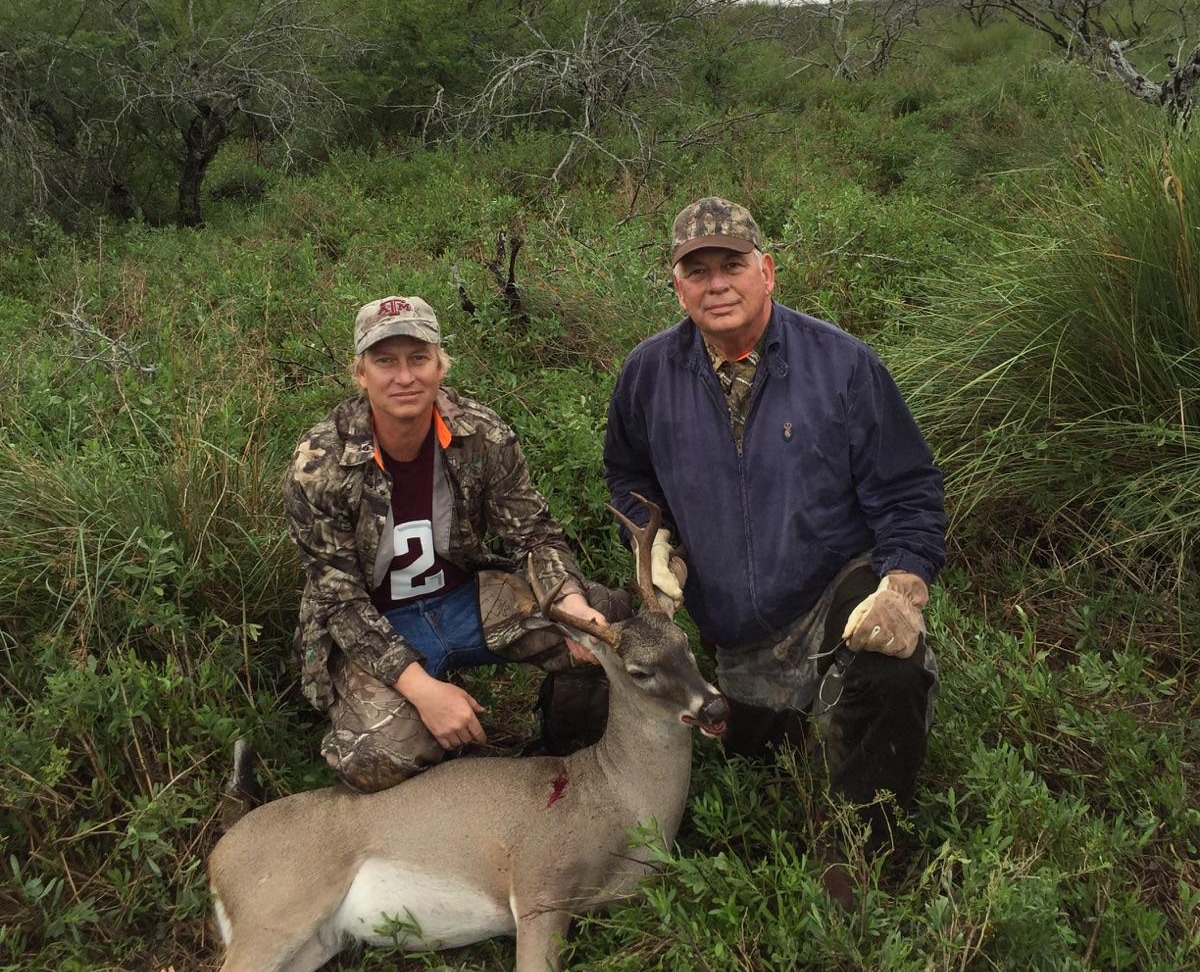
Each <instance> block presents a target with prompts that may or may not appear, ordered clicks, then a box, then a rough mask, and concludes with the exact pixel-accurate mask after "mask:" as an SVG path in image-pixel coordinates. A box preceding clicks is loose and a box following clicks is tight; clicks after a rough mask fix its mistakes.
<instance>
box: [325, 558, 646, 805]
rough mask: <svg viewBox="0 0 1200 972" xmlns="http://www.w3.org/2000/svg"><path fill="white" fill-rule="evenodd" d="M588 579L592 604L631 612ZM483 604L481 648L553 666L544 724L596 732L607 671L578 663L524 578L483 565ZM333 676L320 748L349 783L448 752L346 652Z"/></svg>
mask: <svg viewBox="0 0 1200 972" xmlns="http://www.w3.org/2000/svg"><path fill="white" fill-rule="evenodd" d="M585 586H586V595H587V598H588V601H589V603H591V604H592V606H593V607H595V608H596V609H597V610H599V611H601V612H602V613H603V614H604V615H605V616H606V617H608V618H609V620H612V621H616V620H620V619H621V618H624V617H628V616H629V614H630V603H629V599H628V596H627V595H625V594H624V593H623V592H621V591H610V590H608V589H607V588H605V587H602V586H601V585H598V584H590V583H588V584H586V585H585ZM477 603H478V607H479V631H480V633H481V635H482V639H483V645H481V646H480V647H486V648H487V649H488V650H489V651H491V652H494V653H495V654H496V655H498V656H500V657H501V658H503V659H505V660H507V661H520V662H525V663H527V664H532V665H536V666H537V667H539V668H541V669H543V670H544V671H546V672H547V682H548V683H549V684H548V685H547V686H545V687H544V688H543V691H542V694H541V701H542V704H543V713H542V716H543V725H544V726H547V727H550V726H554V727H557V729H556V732H557V734H558V736H559V738H560V739H570V740H572V741H573V743H572V744H573V745H577V744H584V745H586V744H587V743H589V742H594V741H595V740H596V739H598V738H599V736H600V733H602V732H603V730H604V719H605V718H606V716H607V705H606V701H607V695H608V684H607V682H606V681H605V680H604V677H603V670H602V669H600V668H599V667H597V666H591V665H582V666H578V667H573V666H574V662H573V660H572V658H571V655H570V652H569V651H568V649H567V646H566V643H565V642H564V640H563V633H562V629H560V628H559V627H558V626H557V625H556V624H554V623H553V622H550V621H548V620H547V619H546V618H545V617H543V616H542V615H541V614H540V613H537V611H536V605H535V603H534V601H533V595H532V592H531V591H530V590H529V587H528V584H526V583H525V581H524V579H523V578H522V577H520V576H519V575H516V574H505V573H501V572H498V571H484V572H481V573H480V575H479V577H478V598H477ZM330 677H331V679H332V682H333V689H334V695H335V700H334V703H333V705H331V706H330V707H329V710H328V714H329V719H330V722H331V723H332V726H331V728H330V730H329V732H328V733H326V735H325V738H324V739H323V740H322V743H321V754H322V755H323V756H324V757H325V760H326V762H327V763H329V765H330V767H331V768H332V769H333V771H334V772H335V773H336V774H337V775H338V777H339V778H340V779H341V780H342V781H343V782H344V783H346V784H347V785H348V786H350V787H352V788H353V789H356V790H361V791H364V792H373V791H375V790H383V789H387V788H388V787H390V786H395V785H396V784H397V783H400V782H401V781H403V780H406V779H408V778H409V777H411V776H415V775H416V774H417V773H420V772H422V771H423V770H426V769H428V768H429V767H430V766H434V765H436V764H437V763H440V762H441V761H442V759H443V758H445V755H446V752H445V750H443V749H442V747H441V746H440V745H439V744H438V742H437V740H436V739H434V738H433V736H432V734H431V733H430V732H429V730H428V729H426V728H425V724H424V723H423V722H422V721H421V717H420V715H419V714H418V712H417V710H416V707H415V706H413V704H412V703H411V702H409V701H408V699H406V698H405V697H404V696H403V695H401V694H400V693H399V692H397V691H396V690H395V689H394V688H393V687H392V686H390V685H385V684H384V683H383V682H380V681H379V680H378V679H376V678H375V677H374V676H372V675H370V674H369V673H368V672H366V671H364V670H363V669H362V668H361V667H359V666H358V665H356V664H354V663H353V662H352V661H350V660H349V659H348V658H346V657H345V656H344V655H342V654H341V653H338V654H337V655H336V656H335V657H334V658H333V659H331V662H330ZM556 682H557V683H559V684H558V688H557V689H555V688H554V686H555V684H556ZM550 748H551V749H554V748H556V746H555V745H554V744H552V745H551V746H550Z"/></svg>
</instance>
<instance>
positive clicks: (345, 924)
mask: <svg viewBox="0 0 1200 972" xmlns="http://www.w3.org/2000/svg"><path fill="white" fill-rule="evenodd" d="M331 925H332V926H333V928H335V929H337V930H339V931H341V932H344V933H345V934H347V935H350V936H352V937H354V938H357V939H360V940H362V941H366V942H371V943H372V944H375V945H390V944H393V943H396V944H399V945H400V946H402V947H406V948H413V949H425V948H432V949H441V948H457V947H458V946H460V945H469V944H471V943H472V942H479V941H483V939H485V938H492V937H494V936H496V935H513V934H515V933H516V923H515V922H514V921H513V916H512V911H511V910H510V909H509V908H508V907H507V903H506V902H501V901H497V900H496V899H495V898H494V897H492V896H491V895H489V894H488V893H487V892H486V891H484V889H482V888H480V887H479V886H478V885H477V884H472V883H470V882H469V881H465V880H456V879H454V878H452V877H447V876H446V875H444V874H428V873H424V872H421V871H416V870H413V869H412V868H409V867H406V866H405V865H404V864H403V863H401V862H399V861H383V860H379V859H378V858H372V859H370V860H367V861H364V862H363V864H362V866H361V867H360V868H359V869H358V874H357V875H356V876H355V878H354V881H353V883H352V884H351V885H350V890H349V891H348V892H347V893H346V897H345V899H344V900H343V901H342V904H341V906H340V907H339V908H338V910H337V912H336V913H335V914H334V916H333V919H332V921H331ZM384 925H390V926H391V927H390V929H389V930H394V931H396V933H397V934H396V935H395V936H393V935H390V934H380V933H379V931H377V929H379V928H380V927H381V926H384Z"/></svg>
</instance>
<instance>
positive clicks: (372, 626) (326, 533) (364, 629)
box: [283, 439, 422, 685]
mask: <svg viewBox="0 0 1200 972" xmlns="http://www.w3.org/2000/svg"><path fill="white" fill-rule="evenodd" d="M325 454H326V450H324V449H322V448H321V447H320V445H319V444H317V443H315V442H313V441H312V440H311V439H305V440H303V441H301V443H300V445H299V446H298V447H297V449H296V454H295V456H294V458H293V461H292V465H291V466H290V467H289V469H288V471H287V474H286V476H285V478H284V488H283V506H284V512H285V514H286V516H287V521H288V531H289V532H290V533H291V535H292V539H293V540H294V541H295V542H296V546H297V547H298V548H299V551H300V561H301V564H302V566H303V568H304V573H305V577H306V579H307V581H308V583H307V584H306V586H305V590H304V596H305V599H306V600H307V601H308V602H309V603H308V604H307V605H306V607H307V611H306V612H304V613H305V614H307V615H308V617H309V619H310V622H309V626H310V628H311V629H312V630H310V631H307V632H303V633H302V638H303V639H304V640H305V641H309V640H312V639H319V638H320V637H321V635H322V634H326V635H328V637H330V638H332V639H333V641H334V642H335V643H336V644H337V646H338V647H339V648H340V649H341V650H342V651H343V652H344V653H345V654H346V655H347V657H349V658H350V659H352V660H353V661H354V662H355V663H356V664H357V665H359V666H360V667H362V668H364V669H365V670H366V671H368V672H370V673H371V674H372V675H373V676H374V677H375V678H377V679H379V680H380V681H381V682H383V683H384V684H386V685H393V684H395V682H396V679H398V678H399V677H400V673H401V672H403V671H404V669H406V668H407V667H408V666H409V665H410V664H412V663H413V662H414V661H419V660H420V659H421V657H422V656H421V654H420V653H419V652H418V651H417V650H416V649H414V648H413V647H412V646H411V645H410V644H408V642H406V641H405V640H404V639H403V638H401V637H400V636H399V635H397V634H396V632H395V630H394V629H393V628H392V626H391V625H390V624H389V623H388V621H387V619H386V618H384V617H383V616H382V615H381V614H380V613H379V611H378V609H377V608H376V607H375V605H374V604H372V603H371V597H370V592H369V591H368V589H367V581H366V578H364V577H363V575H362V571H361V569H360V567H359V560H358V554H357V541H356V539H355V529H354V519H353V517H352V515H351V511H350V510H349V509H347V508H345V503H344V501H343V500H342V499H341V494H340V490H339V489H338V488H337V478H336V475H335V476H331V475H330V470H329V468H328V465H327V464H326V463H324V462H323V461H322V460H323V459H324V458H325ZM303 647H304V657H305V662H306V664H307V663H308V660H309V655H310V652H309V651H308V645H307V644H305V645H304V646H303Z"/></svg>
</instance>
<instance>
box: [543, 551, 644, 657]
mask: <svg viewBox="0 0 1200 972" xmlns="http://www.w3.org/2000/svg"><path fill="white" fill-rule="evenodd" d="M526 573H527V574H528V575H529V586H530V587H531V588H532V589H533V596H534V597H535V598H537V602H538V607H540V608H541V609H542V614H544V615H545V616H546V617H548V618H549V619H550V620H551V621H561V622H562V623H563V624H565V625H568V626H569V627H572V628H574V629H575V630H576V631H583V632H585V633H587V634H590V635H591V636H592V637H593V638H598V639H599V640H600V641H603V642H604V643H605V644H607V645H611V646H612V647H613V648H619V647H620V646H621V634H620V632H618V631H615V630H614V629H612V628H609V627H606V626H603V625H600V624H598V623H596V622H595V621H589V620H588V619H587V618H581V617H579V616H578V615H576V614H571V613H570V612H569V611H564V610H563V609H562V608H561V607H558V606H557V605H555V603H554V601H555V599H557V597H558V592H559V591H561V590H562V586H563V584H565V583H566V582H567V579H566V578H565V577H564V578H563V579H562V580H560V581H559V582H558V583H557V584H555V585H554V588H553V589H552V590H551V591H550V593H549V594H547V593H546V591H545V590H544V589H543V588H542V582H541V581H540V580H538V576H537V571H536V570H534V569H533V558H532V557H530V558H529V560H528V562H527V565H526Z"/></svg>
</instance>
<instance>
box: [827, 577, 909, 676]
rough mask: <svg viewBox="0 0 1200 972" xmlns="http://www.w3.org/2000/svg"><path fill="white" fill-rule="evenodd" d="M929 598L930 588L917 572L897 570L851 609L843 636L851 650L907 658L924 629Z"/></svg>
mask: <svg viewBox="0 0 1200 972" xmlns="http://www.w3.org/2000/svg"><path fill="white" fill-rule="evenodd" d="M928 601H929V588H928V587H926V586H925V582H924V581H923V580H921V578H920V577H918V576H917V575H916V574H910V573H908V572H907V571H903V570H894V571H892V572H891V573H889V574H887V575H885V576H884V578H883V580H881V581H880V582H879V587H877V588H876V589H875V593H874V594H871V595H870V596H869V597H867V598H866V599H865V600H864V601H863V602H862V603H861V604H860V605H859V606H858V607H856V608H855V609H854V610H853V611H852V612H851V613H850V617H849V618H848V619H847V620H846V627H845V629H844V630H843V631H842V640H843V641H845V642H846V644H847V645H849V646H850V650H851V651H864V650H865V651H877V652H879V653H880V654H883V655H891V656H892V657H894V658H908V657H909V656H910V655H912V653H913V652H914V651H915V650H916V648H917V638H918V637H919V636H920V635H921V634H922V633H923V632H924V631H925V618H924V617H923V616H922V614H921V609H922V608H924V607H925V605H926V603H928Z"/></svg>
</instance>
